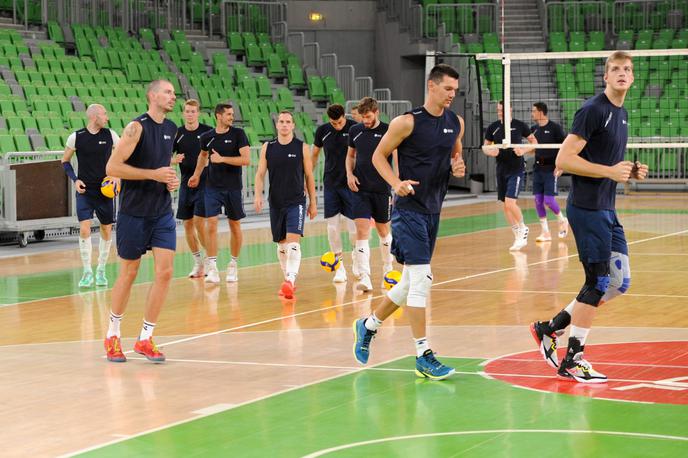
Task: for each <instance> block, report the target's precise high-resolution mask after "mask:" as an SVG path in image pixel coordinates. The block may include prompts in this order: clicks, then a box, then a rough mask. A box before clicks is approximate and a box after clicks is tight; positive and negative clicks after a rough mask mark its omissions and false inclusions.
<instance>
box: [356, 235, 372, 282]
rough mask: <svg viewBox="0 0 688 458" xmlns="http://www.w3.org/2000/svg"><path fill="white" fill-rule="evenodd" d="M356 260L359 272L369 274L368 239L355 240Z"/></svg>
mask: <svg viewBox="0 0 688 458" xmlns="http://www.w3.org/2000/svg"><path fill="white" fill-rule="evenodd" d="M356 262H357V266H358V271H359V272H360V273H361V274H367V275H370V244H369V243H368V240H356Z"/></svg>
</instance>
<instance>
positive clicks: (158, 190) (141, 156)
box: [120, 113, 177, 217]
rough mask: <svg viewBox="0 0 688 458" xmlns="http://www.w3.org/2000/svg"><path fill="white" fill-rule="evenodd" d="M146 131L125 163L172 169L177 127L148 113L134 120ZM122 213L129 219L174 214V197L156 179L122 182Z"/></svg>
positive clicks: (134, 165) (141, 167)
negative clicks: (129, 217) (160, 121)
mask: <svg viewBox="0 0 688 458" xmlns="http://www.w3.org/2000/svg"><path fill="white" fill-rule="evenodd" d="M134 121H138V122H139V123H141V127H143V130H142V131H141V138H140V139H139V142H138V143H137V144H136V148H134V152H133V153H132V154H131V156H129V159H127V160H126V161H125V164H127V165H131V166H132V167H136V168H139V169H151V170H152V169H157V168H160V167H169V166H170V161H171V159H172V148H173V147H174V136H175V134H176V133H177V126H176V125H175V124H174V123H173V122H172V121H170V120H169V119H165V120H164V121H163V122H162V123H160V124H158V123H157V122H155V121H154V120H153V119H152V118H151V117H150V116H149V115H148V113H144V114H142V115H141V116H139V117H137V118H134ZM120 212H121V213H124V214H125V215H129V216H138V217H143V216H161V215H164V214H165V213H170V212H172V198H171V196H170V192H169V191H168V190H167V185H166V184H165V183H160V182H158V181H155V180H124V179H123V180H122V192H121V194H120Z"/></svg>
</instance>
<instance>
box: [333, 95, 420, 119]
mask: <svg viewBox="0 0 688 458" xmlns="http://www.w3.org/2000/svg"><path fill="white" fill-rule="evenodd" d="M358 102H359V101H358V100H347V101H346V112H347V113H349V112H351V107H353V106H354V105H356V104H358ZM377 105H378V108H379V110H380V112H381V113H385V114H386V115H387V116H389V119H390V120H391V119H394V118H396V117H397V116H400V115H403V114H404V113H406V112H408V111H411V109H412V108H413V104H412V103H411V101H410V100H378V101H377Z"/></svg>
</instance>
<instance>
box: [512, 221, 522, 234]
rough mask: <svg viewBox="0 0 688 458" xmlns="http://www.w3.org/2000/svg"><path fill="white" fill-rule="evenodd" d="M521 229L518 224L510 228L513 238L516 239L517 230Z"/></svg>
mask: <svg viewBox="0 0 688 458" xmlns="http://www.w3.org/2000/svg"><path fill="white" fill-rule="evenodd" d="M520 228H521V226H519V225H518V224H514V225H513V226H511V232H513V233H514V237H518V230H519V229H520Z"/></svg>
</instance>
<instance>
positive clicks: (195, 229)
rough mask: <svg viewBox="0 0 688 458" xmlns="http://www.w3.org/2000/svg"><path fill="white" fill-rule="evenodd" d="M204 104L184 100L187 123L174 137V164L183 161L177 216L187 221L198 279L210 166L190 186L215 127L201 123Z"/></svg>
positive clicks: (203, 240) (201, 274) (200, 273)
mask: <svg viewBox="0 0 688 458" xmlns="http://www.w3.org/2000/svg"><path fill="white" fill-rule="evenodd" d="M200 111H201V104H200V103H198V100H195V99H189V100H187V101H186V102H184V115H183V116H184V125H183V126H180V127H179V129H177V136H176V137H175V138H174V152H175V153H176V154H175V155H174V156H172V163H173V164H179V170H180V171H181V174H182V178H181V184H180V185H179V201H178V202H177V219H180V220H182V221H183V222H184V235H185V237H186V243H187V245H188V246H189V250H191V254H192V255H193V258H194V266H193V269H192V270H191V272H190V273H189V277H191V278H198V277H202V276H203V275H204V272H205V270H204V267H203V257H202V255H201V248H205V249H206V251H207V247H206V241H205V239H206V228H205V218H206V216H207V215H206V211H205V181H206V178H207V176H208V173H207V169H203V171H202V172H201V178H200V180H199V183H198V186H196V187H195V188H190V187H189V178H191V177H192V176H193V173H194V172H195V170H196V163H197V162H198V154H199V153H200V151H201V141H200V140H201V135H202V134H203V133H205V132H208V131H210V130H212V129H213V128H212V127H210V126H207V125H205V124H201V123H199V122H198V115H199V114H200Z"/></svg>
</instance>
